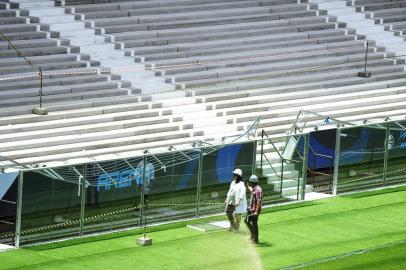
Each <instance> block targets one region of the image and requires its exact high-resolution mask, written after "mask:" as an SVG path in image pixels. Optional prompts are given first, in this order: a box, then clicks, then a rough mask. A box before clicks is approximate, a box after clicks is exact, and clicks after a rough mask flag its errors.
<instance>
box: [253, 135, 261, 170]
mask: <svg viewBox="0 0 406 270" xmlns="http://www.w3.org/2000/svg"><path fill="white" fill-rule="evenodd" d="M253 144H254V146H253V147H254V151H253V153H252V173H251V174H255V175H256V174H257V172H256V169H257V147H258V144H257V141H254V143H253ZM261 166H262V164H261ZM261 174H262V170H261Z"/></svg>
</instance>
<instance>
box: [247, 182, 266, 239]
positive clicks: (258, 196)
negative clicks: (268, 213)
mask: <svg viewBox="0 0 406 270" xmlns="http://www.w3.org/2000/svg"><path fill="white" fill-rule="evenodd" d="M248 189H249V190H250V191H251V198H250V204H249V208H248V212H247V217H246V218H245V224H246V225H247V227H248V229H249V231H250V233H251V238H250V241H251V243H253V244H258V243H259V240H258V216H259V214H260V213H261V208H262V199H263V194H262V189H261V187H260V186H259V185H258V177H257V176H256V175H252V176H251V177H250V179H249V180H248Z"/></svg>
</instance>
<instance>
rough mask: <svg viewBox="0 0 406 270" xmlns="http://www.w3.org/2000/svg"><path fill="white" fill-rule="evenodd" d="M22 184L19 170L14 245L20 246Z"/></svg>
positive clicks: (22, 175) (22, 180) (22, 178)
mask: <svg viewBox="0 0 406 270" xmlns="http://www.w3.org/2000/svg"><path fill="white" fill-rule="evenodd" d="M23 184H24V172H23V171H20V174H19V176H18V188H17V212H16V226H15V237H14V245H15V246H16V247H20V235H21V213H22V203H23Z"/></svg>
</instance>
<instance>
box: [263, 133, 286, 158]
mask: <svg viewBox="0 0 406 270" xmlns="http://www.w3.org/2000/svg"><path fill="white" fill-rule="evenodd" d="M263 135H265V136H266V138H267V139H268V141H269V142H270V143H271V145H272V147H273V148H274V149H275V151H276V153H277V154H278V156H279V157H280V158H281V159H283V157H282V155H281V153H280V152H279V150H278V148H277V147H276V145H275V144H274V143H273V141H272V140H271V138H269V135H268V133H266V131H265V130H262V136H263ZM262 138H263V137H262Z"/></svg>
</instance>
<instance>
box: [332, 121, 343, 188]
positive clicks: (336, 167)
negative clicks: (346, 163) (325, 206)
mask: <svg viewBox="0 0 406 270" xmlns="http://www.w3.org/2000/svg"><path fill="white" fill-rule="evenodd" d="M340 143H341V128H340V127H337V130H336V147H335V152H334V174H333V195H337V189H338V170H339V166H340Z"/></svg>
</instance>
